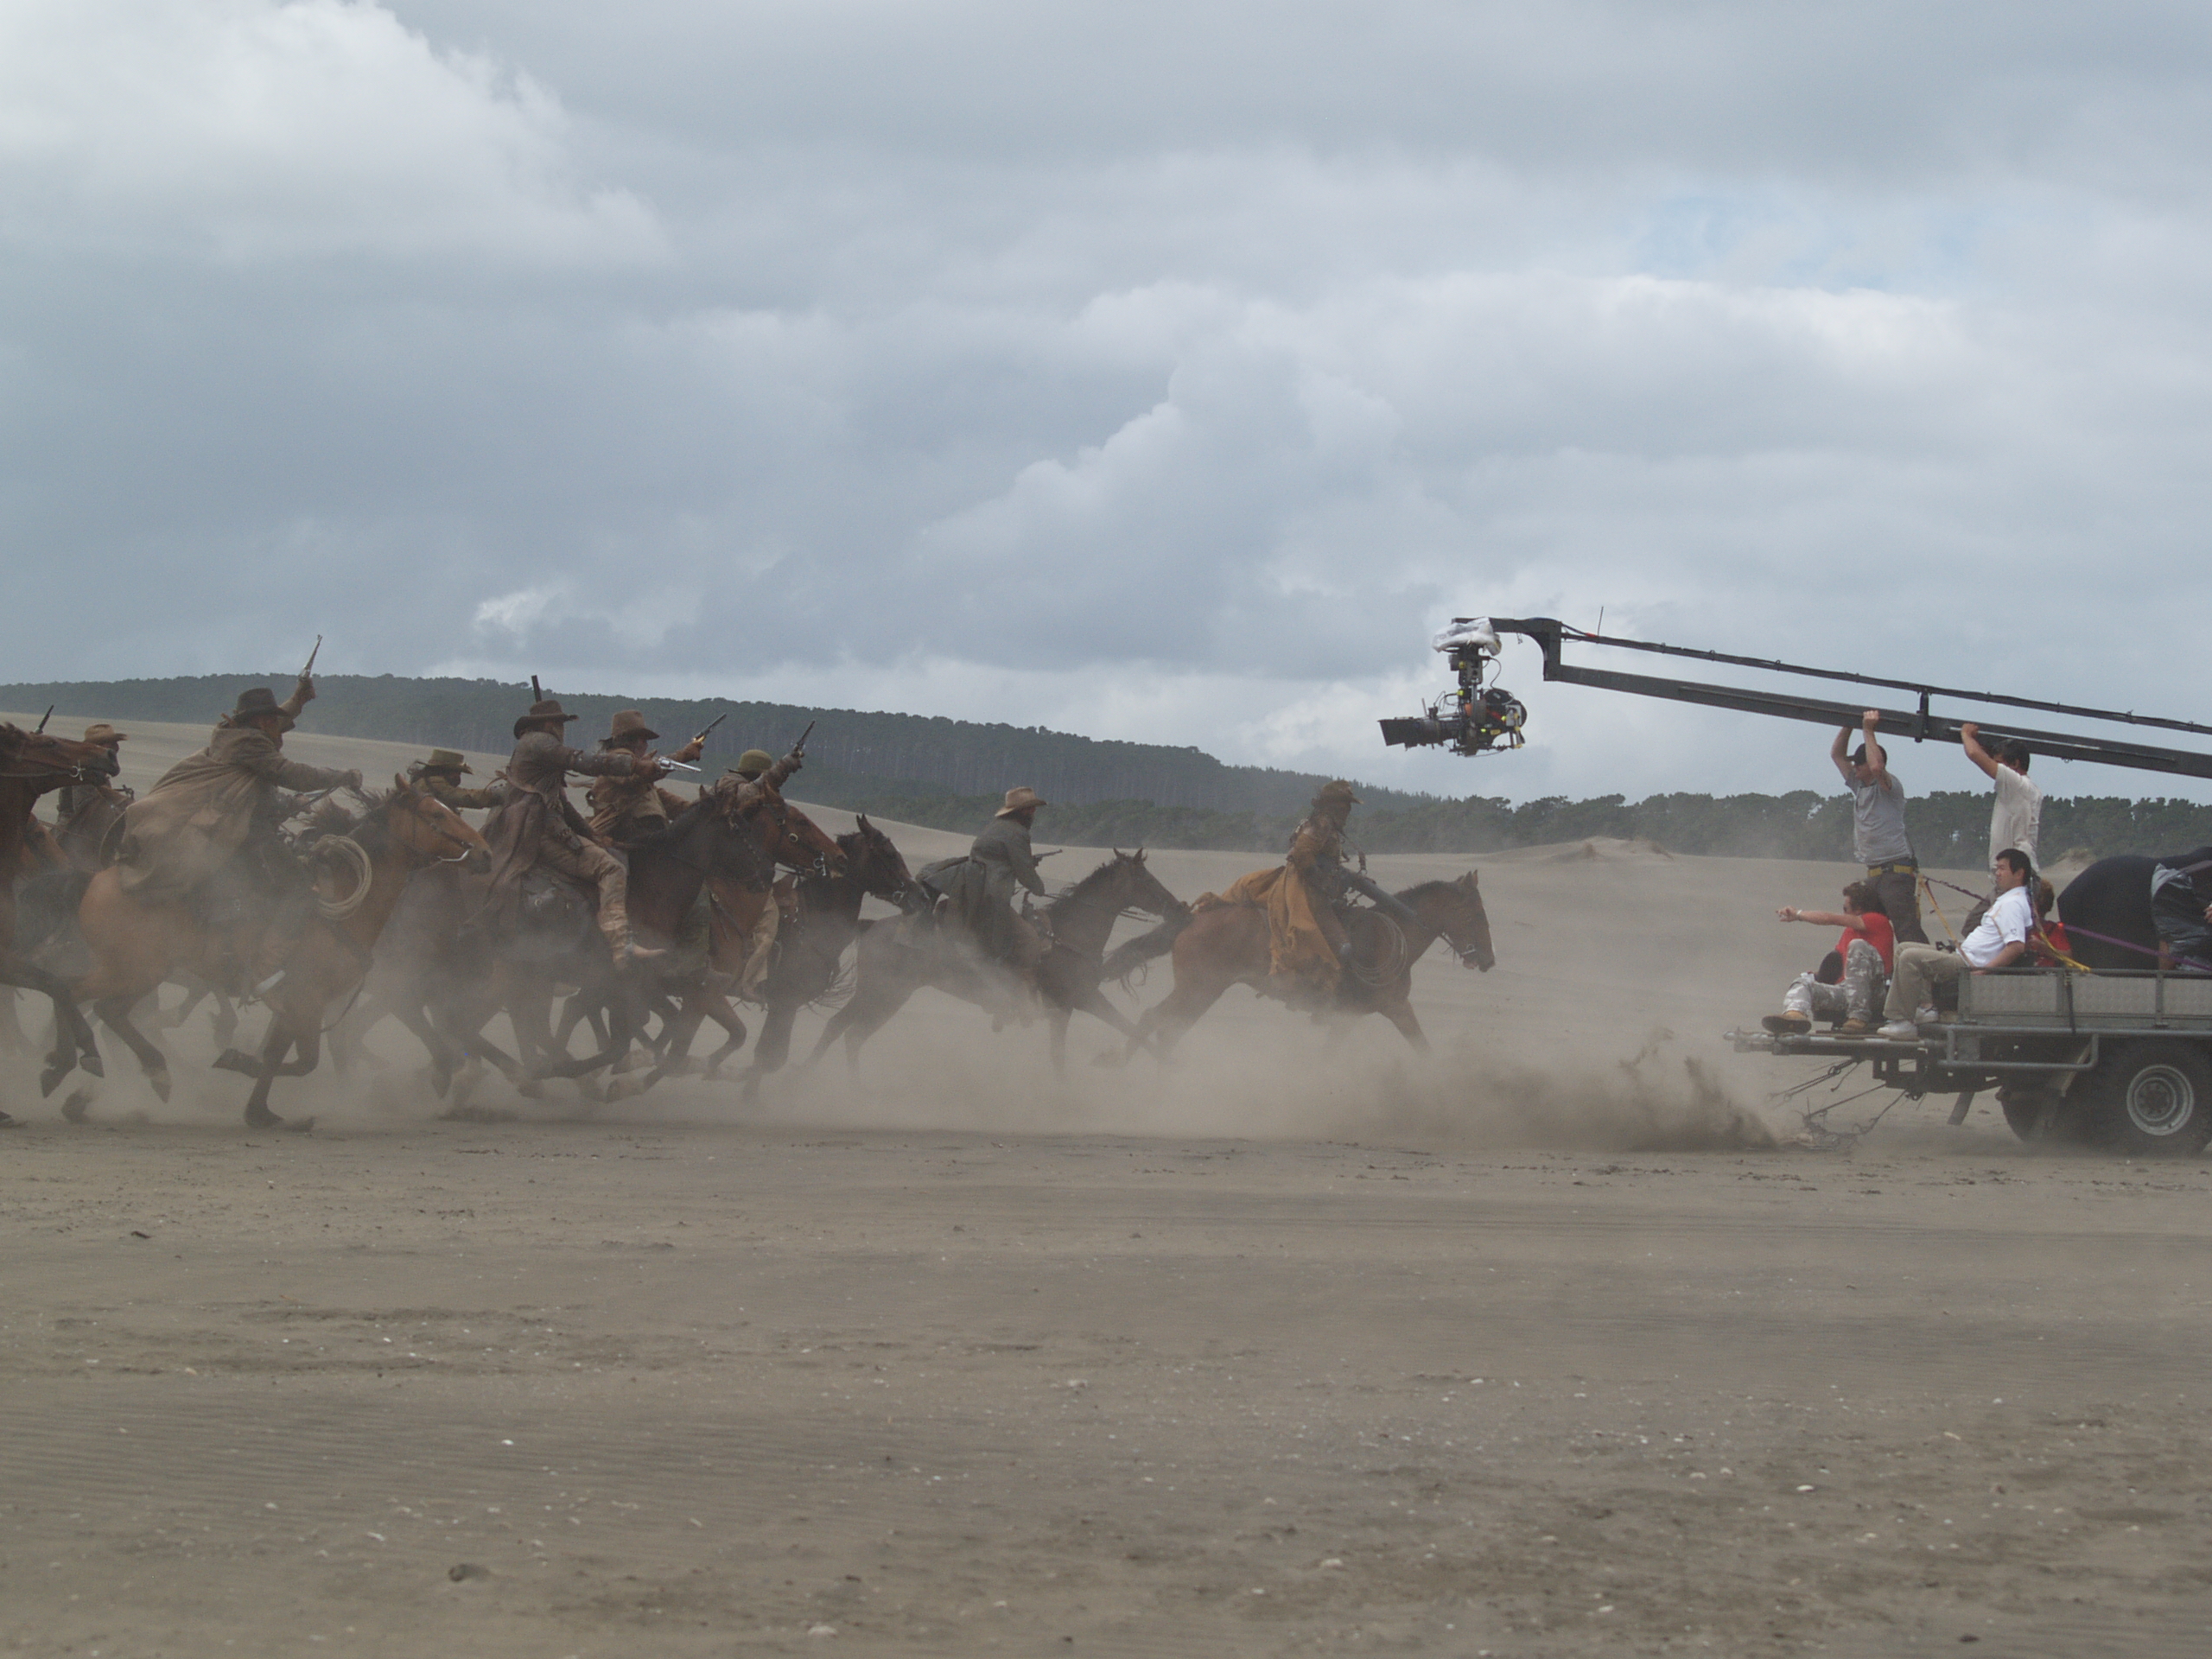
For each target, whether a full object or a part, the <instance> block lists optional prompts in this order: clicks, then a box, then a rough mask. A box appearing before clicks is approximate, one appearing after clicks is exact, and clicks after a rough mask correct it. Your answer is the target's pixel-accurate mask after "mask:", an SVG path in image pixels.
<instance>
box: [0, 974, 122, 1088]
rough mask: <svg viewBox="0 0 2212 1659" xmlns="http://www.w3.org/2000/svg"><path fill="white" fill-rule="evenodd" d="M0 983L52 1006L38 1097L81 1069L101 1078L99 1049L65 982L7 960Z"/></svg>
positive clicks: (12, 997) (11, 996)
mask: <svg viewBox="0 0 2212 1659" xmlns="http://www.w3.org/2000/svg"><path fill="white" fill-rule="evenodd" d="M0 983H5V984H9V985H20V986H22V988H24V989H26V990H31V991H36V992H38V993H40V994H41V995H43V996H45V997H47V998H48V999H49V1000H50V1001H52V1002H53V1004H54V1047H53V1049H52V1050H51V1052H48V1055H47V1057H46V1070H45V1071H43V1072H42V1073H41V1075H40V1077H39V1093H40V1094H41V1095H51V1094H52V1093H53V1092H54V1090H55V1089H56V1088H57V1087H59V1086H60V1082H61V1079H62V1078H64V1077H67V1076H68V1075H69V1074H70V1072H72V1071H75V1070H76V1069H77V1068H78V1067H79V1066H82V1067H83V1068H84V1069H85V1070H86V1071H88V1072H90V1073H91V1074H92V1076H93V1077H99V1076H101V1075H102V1074H103V1068H102V1066H101V1065H100V1051H99V1045H97V1044H96V1043H94V1042H93V1040H92V1025H91V1023H90V1022H89V1021H88V1020H86V1018H85V1016H84V1013H83V1011H82V1010H80V1009H79V1007H77V999H76V998H75V997H73V996H72V995H70V994H69V986H68V984H67V982H66V981H64V980H62V979H61V978H60V976H57V975H54V974H51V973H48V971H47V970H46V969H43V968H40V967H37V966H35V965H34V964H32V963H28V962H24V961H23V960H22V959H21V958H20V957H10V958H8V959H7V960H6V961H5V962H4V963H0ZM14 1001H15V998H14V996H13V995H10V997H9V1002H10V1021H11V1023H12V1020H13V1007H12V1005H13V1003H14Z"/></svg>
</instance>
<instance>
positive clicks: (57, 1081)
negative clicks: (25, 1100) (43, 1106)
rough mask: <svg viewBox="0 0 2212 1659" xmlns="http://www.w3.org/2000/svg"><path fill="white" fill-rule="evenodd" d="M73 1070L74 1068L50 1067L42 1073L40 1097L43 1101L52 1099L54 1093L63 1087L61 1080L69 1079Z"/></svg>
mask: <svg viewBox="0 0 2212 1659" xmlns="http://www.w3.org/2000/svg"><path fill="white" fill-rule="evenodd" d="M72 1070H73V1067H69V1066H63V1065H49V1066H48V1067H47V1068H46V1070H45V1071H41V1072H40V1073H39V1074H38V1097H39V1098H40V1099H41V1100H48V1099H50V1098H52V1097H53V1094H54V1090H56V1089H59V1088H60V1086H61V1079H62V1078H64V1077H67V1076H68V1075H69V1073H70V1071H72Z"/></svg>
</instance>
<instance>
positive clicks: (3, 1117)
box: [0, 1112, 23, 1129]
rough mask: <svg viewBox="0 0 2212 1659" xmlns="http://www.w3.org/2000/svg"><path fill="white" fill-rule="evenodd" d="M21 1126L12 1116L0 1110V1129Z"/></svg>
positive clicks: (18, 1127)
mask: <svg viewBox="0 0 2212 1659" xmlns="http://www.w3.org/2000/svg"><path fill="white" fill-rule="evenodd" d="M22 1127H23V1126H22V1124H20V1123H18V1122H16V1120H15V1119H14V1118H12V1117H10V1116H8V1114H7V1113H5V1112H0V1129H20V1128H22Z"/></svg>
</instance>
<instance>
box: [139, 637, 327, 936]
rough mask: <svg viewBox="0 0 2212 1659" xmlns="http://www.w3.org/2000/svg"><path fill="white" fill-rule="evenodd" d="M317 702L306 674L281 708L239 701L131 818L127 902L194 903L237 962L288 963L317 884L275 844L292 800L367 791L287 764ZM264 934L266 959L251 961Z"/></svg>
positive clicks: (251, 697) (319, 770) (258, 693)
mask: <svg viewBox="0 0 2212 1659" xmlns="http://www.w3.org/2000/svg"><path fill="white" fill-rule="evenodd" d="M314 697H315V683H314V682H313V681H312V680H310V679H309V678H308V677H307V676H306V675H304V674H302V675H301V676H300V679H299V683H298V684H296V686H294V687H293V689H292V695H291V696H289V697H287V698H286V699H285V700H284V701H283V702H277V696H276V693H274V692H273V691H270V690H269V689H268V688H267V687H266V686H258V685H257V686H254V687H252V688H251V689H250V690H245V691H242V692H240V693H239V694H238V703H237V706H236V707H234V708H233V709H232V710H231V712H230V713H229V714H227V715H225V716H224V717H223V718H222V720H221V721H219V723H218V724H217V725H216V728H215V730H214V732H213V734H212V735H211V736H210V737H209V738H208V741H207V747H206V748H204V749H201V750H200V751H199V753H196V754H190V755H187V756H186V757H185V758H184V759H183V760H180V761H178V762H177V763H176V765H175V766H171V767H170V768H169V769H168V772H164V773H163V774H162V778H161V780H160V781H159V782H157V783H156V785H154V786H153V788H151V789H150V790H149V791H146V798H145V799H143V800H142V801H134V802H132V803H131V804H130V807H129V808H128V809H127V810H125V812H124V817H123V842H122V846H121V847H120V849H118V852H117V855H116V871H117V879H118V880H119V881H120V883H121V884H122V887H123V890H124V892H125V893H130V895H132V897H134V898H136V899H138V900H139V902H140V903H142V904H160V903H170V902H176V901H181V900H184V899H191V900H192V901H193V902H194V906H195V907H196V908H197V909H198V910H199V911H200V912H201V919H202V920H203V921H204V922H205V923H207V925H209V926H211V927H216V928H219V929H223V930H225V931H228V933H229V934H230V936H231V944H230V955H231V957H232V959H233V960H234V961H235V962H238V963H243V962H245V961H248V960H251V959H252V958H253V957H275V958H277V959H278V960H281V959H282V958H283V956H284V955H285V954H286V952H287V950H289V944H290V943H291V942H292V941H295V940H296V939H297V938H298V937H299V935H300V934H301V933H302V931H304V930H305V928H306V926H307V923H308V914H309V910H310V906H311V902H312V899H313V896H314V893H313V889H314V876H313V874H312V873H311V872H310V871H308V869H307V868H304V867H303V866H302V864H301V862H300V861H299V860H298V859H297V858H296V857H295V856H294V855H293V854H292V851H291V849H289V848H288V847H287V846H285V844H284V842H283V837H282V836H280V835H279V834H278V833H277V832H278V829H279V828H280V826H281V825H282V824H283V822H284V820H285V819H286V818H287V817H290V816H291V814H292V811H293V810H294V805H293V802H292V800H291V798H290V797H289V794H288V793H287V792H286V791H308V790H331V789H339V788H344V787H351V788H355V789H358V788H359V787H360V783H361V774H360V773H359V772H354V771H350V770H349V771H343V772H341V771H337V770H334V768H331V767H328V766H308V765H307V764H306V763H305V762H303V761H299V760H287V759H286V758H285V756H284V734H285V733H286V732H289V731H290V730H291V729H292V728H293V727H294V725H296V723H297V722H298V719H299V715H300V711H301V710H302V709H304V708H306V707H307V705H308V702H311V701H313V700H314ZM254 933H258V934H259V935H260V936H261V940H262V948H260V949H258V950H250V949H248V948H247V947H248V944H249V943H250V938H251V935H252V934H254ZM272 939H273V944H272V943H271V941H272Z"/></svg>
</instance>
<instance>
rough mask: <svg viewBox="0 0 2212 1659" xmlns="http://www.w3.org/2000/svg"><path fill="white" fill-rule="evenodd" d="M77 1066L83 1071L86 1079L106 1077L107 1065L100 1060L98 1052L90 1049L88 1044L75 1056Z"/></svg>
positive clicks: (95, 1049) (92, 1048)
mask: <svg viewBox="0 0 2212 1659" xmlns="http://www.w3.org/2000/svg"><path fill="white" fill-rule="evenodd" d="M77 1065H78V1069H79V1070H80V1071H83V1072H84V1074H85V1075H86V1077H105V1076H107V1065H106V1064H105V1062H104V1061H103V1060H102V1059H101V1058H100V1052H99V1050H98V1049H97V1048H94V1047H92V1046H91V1045H89V1044H87V1045H86V1046H85V1047H84V1048H83V1049H82V1050H80V1051H79V1053H78V1055H77Z"/></svg>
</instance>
